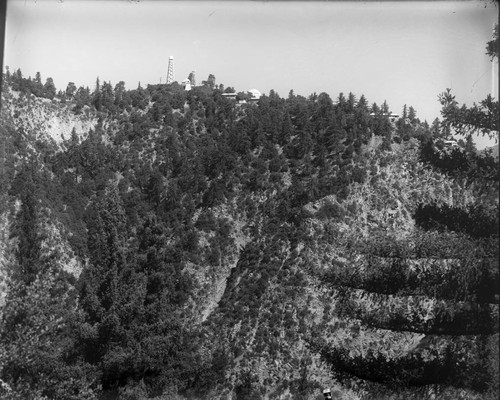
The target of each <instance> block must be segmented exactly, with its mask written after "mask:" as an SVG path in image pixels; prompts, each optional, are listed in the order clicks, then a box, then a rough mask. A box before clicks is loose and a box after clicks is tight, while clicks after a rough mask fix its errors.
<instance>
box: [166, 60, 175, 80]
mask: <svg viewBox="0 0 500 400" xmlns="http://www.w3.org/2000/svg"><path fill="white" fill-rule="evenodd" d="M173 82H174V57H173V56H170V57H169V59H168V72H167V83H173Z"/></svg>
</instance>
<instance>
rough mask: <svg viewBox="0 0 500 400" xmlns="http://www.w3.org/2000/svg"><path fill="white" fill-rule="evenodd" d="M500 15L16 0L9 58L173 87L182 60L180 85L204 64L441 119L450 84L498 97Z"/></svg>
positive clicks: (48, 71) (466, 98)
mask: <svg viewBox="0 0 500 400" xmlns="http://www.w3.org/2000/svg"><path fill="white" fill-rule="evenodd" d="M498 11H499V10H498V4H497V3H496V2H495V1H491V0H471V1H467V0H466V1H416V2H411V1H399V2H391V1H347V2H341V1H292V2H285V1H279V2H274V1H236V0H233V1H182V2H181V1H167V0H165V1H161V0H157V1H152V0H150V1H148V0H141V1H130V0H114V1H103V0H99V1H98V0H85V1H82V0H8V3H7V20H6V32H5V44H4V65H6V66H9V68H10V69H11V71H13V70H15V69H17V68H21V71H22V72H23V75H24V76H32V77H34V76H35V74H36V72H40V73H41V76H42V80H43V81H45V79H46V78H47V77H49V76H50V77H52V78H53V79H54V82H55V85H56V87H57V88H58V89H62V90H64V89H65V88H66V85H67V83H68V82H70V81H71V82H74V83H75V84H76V85H77V86H89V88H90V89H91V90H92V89H93V88H94V87H95V82H96V78H97V77H99V79H100V81H101V82H102V81H106V82H108V81H110V82H111V83H112V84H113V85H115V84H116V83H118V82H119V81H124V82H125V84H126V87H127V88H129V89H134V88H136V87H137V85H138V83H139V82H140V83H141V85H142V86H145V85H147V84H148V83H152V84H155V83H160V81H161V82H163V83H165V81H166V75H167V68H168V59H169V57H170V56H173V57H174V73H175V80H177V81H178V82H181V81H182V80H184V79H185V78H186V77H187V76H188V75H189V73H190V72H191V71H196V81H197V82H198V83H200V82H201V81H203V80H206V79H207V78H208V75H209V74H213V75H214V76H215V77H216V83H217V84H220V83H222V84H224V86H226V87H227V86H232V87H234V88H235V89H236V91H247V90H249V89H253V88H255V89H258V90H259V91H260V92H262V93H263V94H268V93H269V91H270V90H271V89H273V90H274V91H275V92H277V93H278V94H279V95H280V96H282V97H286V96H288V93H289V91H290V90H291V89H293V91H294V93H295V94H299V95H302V96H305V97H307V96H309V95H310V94H312V93H314V92H316V93H318V94H319V93H321V92H326V93H328V94H329V95H330V96H331V98H332V99H333V100H335V99H336V98H337V97H338V95H339V93H340V92H343V93H344V94H346V95H347V94H348V93H349V92H352V93H354V94H355V95H356V97H357V98H359V97H360V96H361V95H362V94H364V95H365V97H366V98H367V99H368V101H369V103H370V104H371V103H374V102H376V103H377V104H379V105H380V104H381V103H383V102H384V100H386V101H387V103H388V104H389V107H390V109H391V111H392V112H395V113H401V111H402V108H403V105H404V104H407V105H408V106H412V107H413V108H414V109H415V110H416V112H417V116H418V117H419V118H420V119H421V120H427V121H428V122H429V123H431V122H432V121H433V120H434V119H435V118H436V117H438V118H439V117H441V115H440V108H441V106H440V104H439V102H438V95H439V93H441V92H443V91H444V90H446V88H451V90H452V93H453V94H454V95H455V96H456V99H457V101H458V102H459V103H460V104H463V103H464V104H467V105H472V104H473V103H474V102H479V101H481V100H482V99H484V98H485V97H486V95H487V94H489V93H492V91H493V90H494V93H493V95H494V97H495V98H497V96H498V79H497V78H496V76H497V74H498V65H496V66H494V67H493V65H494V64H493V63H492V62H491V60H490V58H489V57H488V56H487V55H486V54H485V51H486V50H485V46H486V42H488V41H489V40H491V38H492V31H493V26H494V24H495V23H496V22H498ZM493 68H495V69H494V70H493ZM493 80H494V82H493ZM476 142H477V146H478V148H482V147H485V146H489V145H491V144H492V143H491V142H488V141H486V140H484V139H482V138H479V139H478V140H476Z"/></svg>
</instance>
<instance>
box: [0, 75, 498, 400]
mask: <svg viewBox="0 0 500 400" xmlns="http://www.w3.org/2000/svg"><path fill="white" fill-rule="evenodd" d="M11 79H12V78H11ZM11 83H12V82H11ZM87 91H88V90H87ZM80 93H83V94H85V91H84V90H80ZM82 96H83V95H82ZM4 97H5V99H6V101H5V102H4V103H3V104H5V105H6V106H5V108H4V109H3V110H2V118H3V121H4V122H5V125H4V131H5V135H4V138H6V139H3V142H2V143H0V144H2V146H3V145H5V146H4V147H7V148H8V151H7V152H5V154H8V157H7V156H5V157H2V160H3V161H4V164H3V165H5V166H6V168H5V169H3V170H2V176H1V179H2V183H3V184H5V187H6V188H7V190H6V191H5V193H4V195H5V198H6V202H5V204H6V205H7V207H5V209H4V210H3V214H2V215H3V219H2V224H3V226H5V227H6V230H9V231H10V234H6V235H4V236H3V237H2V238H1V240H2V241H1V242H0V250H1V252H2V253H1V254H2V255H3V256H2V257H3V258H2V262H3V268H4V271H5V272H4V276H5V278H4V281H3V282H6V283H8V285H9V287H11V288H14V289H13V290H15V291H14V292H12V293H14V294H16V293H18V294H19V295H20V296H22V298H23V299H24V304H36V301H35V299H34V298H32V297H33V296H35V295H36V296H39V297H40V298H44V299H46V301H47V303H48V304H50V307H49V306H47V308H46V309H45V308H44V307H43V305H42V304H40V305H37V307H39V308H37V310H39V311H40V312H39V318H38V317H37V316H31V315H30V316H29V318H28V317H26V318H25V317H23V315H24V314H23V313H22V312H24V310H21V311H22V312H20V311H19V309H18V308H17V307H18V306H19V304H22V303H23V301H21V302H16V301H15V300H14V298H13V297H12V296H14V295H11V296H10V297H9V296H7V300H6V305H5V306H4V310H6V312H5V318H4V319H3V322H2V326H1V327H0V328H1V329H0V339H1V340H2V343H10V342H12V344H11V345H10V344H9V346H8V350H6V351H5V352H3V353H0V378H1V379H2V380H3V381H4V382H7V383H8V384H9V385H11V386H12V387H13V388H15V389H14V390H15V391H16V393H32V394H33V393H39V394H40V395H45V396H48V397H50V398H57V399H59V398H61V399H62V398H64V399H66V398H68V397H65V396H68V393H69V391H70V389H68V387H66V386H65V385H67V384H68V382H71V385H72V386H71V393H72V396H74V398H88V399H91V398H96V397H98V396H107V397H108V398H177V399H181V398H185V399H208V398H211V399H250V398H252V399H290V398H293V399H309V398H322V395H321V390H322V388H324V387H330V388H332V391H333V392H334V393H335V396H336V398H340V399H365V398H389V397H390V398H398V399H399V398H401V399H403V398H404V399H408V398H410V399H411V398H413V399H418V398H423V397H425V396H428V397H433V396H434V397H439V396H441V397H442V398H445V397H446V396H448V397H453V398H463V399H479V398H486V397H485V396H493V395H494V394H495V391H498V381H497V380H495V379H494V377H495V367H494V366H495V363H497V362H498V347H497V346H495V345H494V343H495V340H497V338H498V302H499V290H498V250H497V249H496V241H497V239H498V235H497V233H496V232H495V231H494V230H493V228H492V227H494V226H496V225H495V224H498V190H497V189H498V174H497V173H495V171H496V170H495V168H497V167H498V162H496V164H495V162H494V161H492V160H490V159H489V158H481V157H480V156H475V155H471V154H467V153H465V152H462V151H459V152H456V153H453V152H451V153H450V154H448V153H447V152H443V151H440V150H439V149H436V148H435V146H434V145H433V141H432V135H433V133H432V132H431V130H430V128H429V126H428V125H426V123H421V122H420V121H419V120H418V119H416V118H414V120H412V121H411V122H406V121H404V120H401V121H398V122H397V123H396V124H392V123H391V122H390V121H389V119H388V118H387V117H386V116H385V114H384V112H385V111H388V106H387V105H386V104H385V106H384V107H385V108H387V109H386V110H385V111H384V109H382V110H381V111H380V112H378V114H376V115H371V114H370V109H369V108H368V106H367V101H366V99H364V96H361V98H360V99H359V100H357V99H356V97H355V96H354V95H353V94H349V96H348V98H347V99H346V98H345V97H344V96H343V95H342V94H340V95H339V97H338V99H337V101H336V102H335V103H334V102H333V101H332V99H330V97H329V96H328V95H327V94H326V93H322V94H320V95H313V96H311V97H310V98H309V99H306V98H303V97H301V96H295V95H293V94H290V96H289V97H288V98H287V99H282V98H280V97H279V96H278V95H277V94H276V93H274V92H271V93H270V94H269V96H265V95H264V96H262V98H261V99H260V101H259V103H258V104H236V103H235V102H232V101H231V100H228V99H227V98H225V97H224V96H222V90H220V89H217V88H215V89H214V88H212V87H209V86H201V87H195V88H193V89H192V90H191V91H190V92H185V91H184V90H183V89H182V88H181V87H180V86H178V85H175V84H173V85H150V86H148V87H147V88H146V89H143V88H142V87H140V86H139V87H138V88H137V89H136V90H130V91H126V90H125V89H124V87H123V86H120V85H117V86H116V88H115V89H114V90H113V89H112V87H111V85H110V84H109V83H104V84H103V85H102V86H100V87H97V88H96V90H95V91H94V92H93V93H91V94H90V93H89V94H88V96H87V98H84V97H80V98H77V97H76V96H75V97H73V98H64V97H63V96H62V95H61V96H56V98H55V99H53V100H47V99H41V98H37V97H36V96H33V95H27V94H25V93H20V92H19V91H15V90H11V89H10V88H9V87H7V89H6V90H5V93H4ZM373 109H378V108H377V107H373ZM51 121H52V122H51ZM56 128H57V129H56ZM403 128H404V129H403ZM72 131H73V133H72ZM403 131H404V132H403ZM403 133H404V135H403ZM450 160H451V161H452V162H451V161H450ZM463 161H466V163H465V164H464V163H462V162H463ZM463 165H466V167H463ZM16 204H17V206H16ZM16 207H17V208H16ZM33 238H34V239H35V240H34V241H33V240H31V239H33ZM16 249H21V250H22V249H24V251H25V252H26V254H23V252H22V251H16ZM52 286H54V288H53V287H52ZM56 289H57V290H56ZM59 293H63V294H64V296H63V297H64V298H65V299H66V303H65V304H66V306H65V307H64V308H61V306H60V305H59V304H57V301H56V300H55V299H57V295H58V294H59ZM51 313H53V314H54V315H56V317H54V318H52V319H51ZM52 320H57V321H62V324H63V325H62V326H64V329H59V327H58V325H57V324H52V322H50V321H52ZM44 324H48V326H49V328H50V329H49V333H50V334H49V335H45V334H44V333H43V332H44V331H43V329H42V327H43V325H44ZM13 327H14V328H15V329H14V330H20V331H21V330H23V331H26V332H29V335H30V336H29V337H30V338H33V340H32V341H29V342H27V344H23V343H22V342H20V341H17V340H13V336H12V331H13ZM44 335H45V336H44ZM59 337H61V338H62V339H61V340H63V342H64V344H65V346H66V347H64V348H63V350H64V351H63V350H61V349H59V348H57V349H55V348H53V347H51V346H52V345H51V343H53V342H54V341H55V340H57V338H59ZM9 341H10V342H9ZM31 343H38V344H40V343H41V345H40V346H38V345H37V346H38V347H36V346H33V347H30V346H31ZM44 346H45V347H44ZM39 348H44V349H46V350H47V349H48V350H47V351H45V352H41V351H39V350H37V349H39ZM16 354H22V355H23V357H17V358H16ZM25 354H26V355H27V356H26V357H24V355H25ZM16 360H19V361H16ZM33 360H35V361H36V362H33ZM63 367H64V368H63ZM61 368H62V369H61ZM59 370H64V371H65V372H64V374H66V375H64V374H63V375H60V374H58V373H56V372H55V371H59ZM23 371H27V372H23ZM34 377H44V378H43V379H41V378H34ZM68 377H70V379H69V378H68ZM45 382H50V384H47V383H45Z"/></svg>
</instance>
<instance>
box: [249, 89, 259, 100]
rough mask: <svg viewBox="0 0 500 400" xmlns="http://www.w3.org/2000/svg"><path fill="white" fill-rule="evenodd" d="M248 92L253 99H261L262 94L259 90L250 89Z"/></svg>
mask: <svg viewBox="0 0 500 400" xmlns="http://www.w3.org/2000/svg"><path fill="white" fill-rule="evenodd" d="M248 92H249V93H250V94H251V95H252V98H253V99H259V98H260V96H261V93H260V92H259V91H258V90H257V89H249V90H248Z"/></svg>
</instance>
